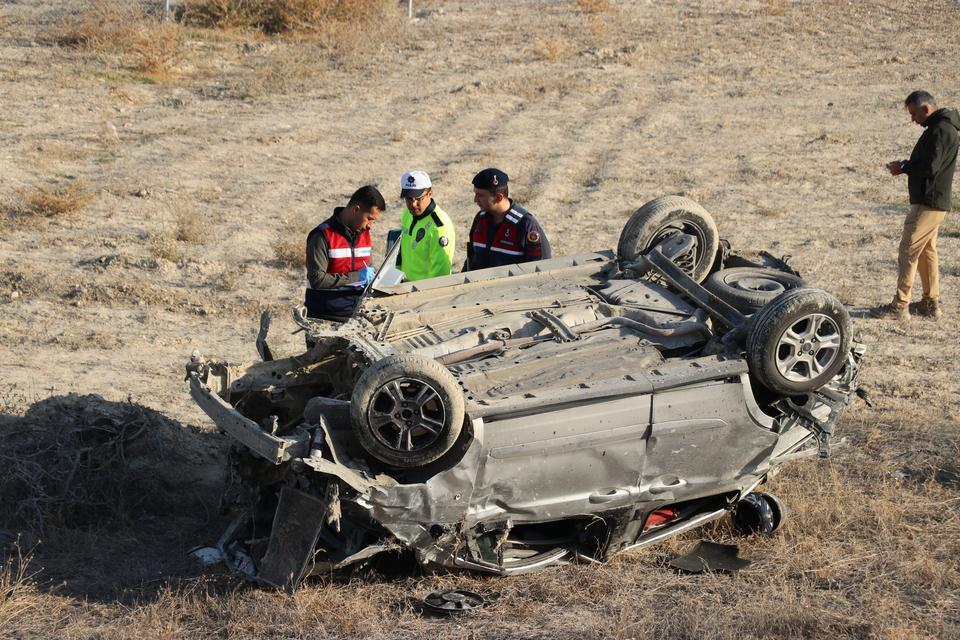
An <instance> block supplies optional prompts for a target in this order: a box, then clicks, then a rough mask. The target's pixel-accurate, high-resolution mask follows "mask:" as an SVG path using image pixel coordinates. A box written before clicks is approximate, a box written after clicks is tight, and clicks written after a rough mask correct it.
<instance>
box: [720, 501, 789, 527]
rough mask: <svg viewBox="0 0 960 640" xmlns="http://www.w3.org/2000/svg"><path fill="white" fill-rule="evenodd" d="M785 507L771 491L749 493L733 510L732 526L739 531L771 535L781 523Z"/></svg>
mask: <svg viewBox="0 0 960 640" xmlns="http://www.w3.org/2000/svg"><path fill="white" fill-rule="evenodd" d="M785 515H786V508H785V507H784V506H783V503H782V502H781V501H780V498H778V497H776V496H775V495H773V494H772V493H750V494H747V495H746V496H744V498H743V499H742V500H740V502H738V503H737V506H736V508H735V509H734V511H733V527H734V529H736V530H737V531H738V532H739V533H742V534H744V535H751V534H755V533H761V534H763V535H772V534H773V533H774V532H776V531H777V529H779V528H780V525H782V524H783V519H784V516H785Z"/></svg>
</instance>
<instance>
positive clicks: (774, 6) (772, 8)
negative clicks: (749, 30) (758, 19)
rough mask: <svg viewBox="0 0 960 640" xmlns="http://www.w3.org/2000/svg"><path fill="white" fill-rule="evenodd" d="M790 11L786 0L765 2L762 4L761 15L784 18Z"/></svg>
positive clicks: (767, 0)
mask: <svg viewBox="0 0 960 640" xmlns="http://www.w3.org/2000/svg"><path fill="white" fill-rule="evenodd" d="M789 10H790V6H789V4H788V3H787V1H786V0H763V2H762V3H761V4H760V14H761V15H767V16H782V15H784V14H786V13H787V12H788V11H789Z"/></svg>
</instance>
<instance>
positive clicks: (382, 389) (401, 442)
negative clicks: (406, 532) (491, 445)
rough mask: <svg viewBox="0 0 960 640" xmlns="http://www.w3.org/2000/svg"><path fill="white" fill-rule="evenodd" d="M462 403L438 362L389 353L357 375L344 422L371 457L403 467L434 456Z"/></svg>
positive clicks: (455, 430) (448, 437) (450, 436)
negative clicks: (347, 422) (349, 423)
mask: <svg viewBox="0 0 960 640" xmlns="http://www.w3.org/2000/svg"><path fill="white" fill-rule="evenodd" d="M463 418H464V401H463V392H462V391H461V390H460V387H459V385H458V384H457V381H456V379H455V378H454V377H453V375H452V374H451V373H450V372H449V371H447V370H446V368H444V366H443V365H441V364H439V363H437V362H435V361H434V360H431V359H430V358H424V357H422V356H415V355H398V356H389V357H387V358H384V359H383V360H380V361H379V362H377V363H375V364H374V365H373V366H371V367H369V368H368V369H367V370H366V371H364V372H363V373H362V374H361V375H360V379H359V380H357V384H356V386H355V387H354V389H353V396H352V398H351V402H350V422H351V423H352V425H353V430H354V432H355V433H356V434H357V439H358V440H359V441H360V444H361V445H363V448H364V449H365V450H366V451H367V453H369V454H370V455H371V456H372V457H374V458H376V459H377V460H379V461H381V462H384V463H386V464H388V465H390V466H393V467H397V468H403V469H409V468H412V467H418V466H421V465H424V464H427V463H430V462H433V461H434V460H436V459H438V458H439V457H440V456H442V455H443V454H444V453H446V452H447V451H448V450H449V449H450V448H451V447H452V446H453V445H454V443H455V442H456V440H457V437H458V436H459V435H460V431H461V430H462V428H463Z"/></svg>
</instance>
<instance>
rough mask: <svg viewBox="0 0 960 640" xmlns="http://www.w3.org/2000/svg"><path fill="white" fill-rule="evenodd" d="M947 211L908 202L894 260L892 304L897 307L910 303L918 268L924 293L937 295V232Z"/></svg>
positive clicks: (938, 286)
mask: <svg viewBox="0 0 960 640" xmlns="http://www.w3.org/2000/svg"><path fill="white" fill-rule="evenodd" d="M945 215H946V211H937V210H936V209H931V208H930V207H928V206H926V205H922V204H914V205H910V213H908V214H907V218H906V220H904V221H903V235H902V236H901V238H900V251H899V255H898V257H897V263H898V264H899V266H900V274H899V275H898V277H897V295H896V297H894V299H893V304H894V305H896V306H897V307H899V308H902V307H905V306H907V305H908V304H909V303H910V292H911V290H912V289H913V280H914V278H915V276H916V275H917V271H918V270H919V271H920V284H921V285H922V286H923V297H924V298H930V299H931V300H939V299H940V269H939V261H938V259H937V233H938V232H939V230H940V223H941V222H943V217H944V216H945Z"/></svg>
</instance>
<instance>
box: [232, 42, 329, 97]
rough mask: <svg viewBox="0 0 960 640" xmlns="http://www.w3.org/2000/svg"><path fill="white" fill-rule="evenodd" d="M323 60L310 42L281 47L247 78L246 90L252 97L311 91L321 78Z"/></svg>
mask: <svg viewBox="0 0 960 640" xmlns="http://www.w3.org/2000/svg"><path fill="white" fill-rule="evenodd" d="M320 58H321V54H320V52H319V51H317V48H316V47H312V46H309V45H308V44H307V43H301V42H298V43H295V44H294V46H286V47H282V48H278V49H277V50H276V51H274V52H272V53H271V54H270V55H269V56H268V57H267V58H266V59H265V60H264V61H263V64H261V65H260V66H258V67H257V68H256V69H255V70H254V72H253V74H251V75H250V76H249V77H248V78H246V79H245V89H246V91H247V93H249V94H251V95H270V94H291V93H303V92H308V91H310V89H311V88H314V87H316V86H317V85H318V84H319V82H320V79H321V77H322V74H323V69H324V67H323V66H322V65H321V64H320V63H319V62H318V60H319V59H320Z"/></svg>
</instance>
